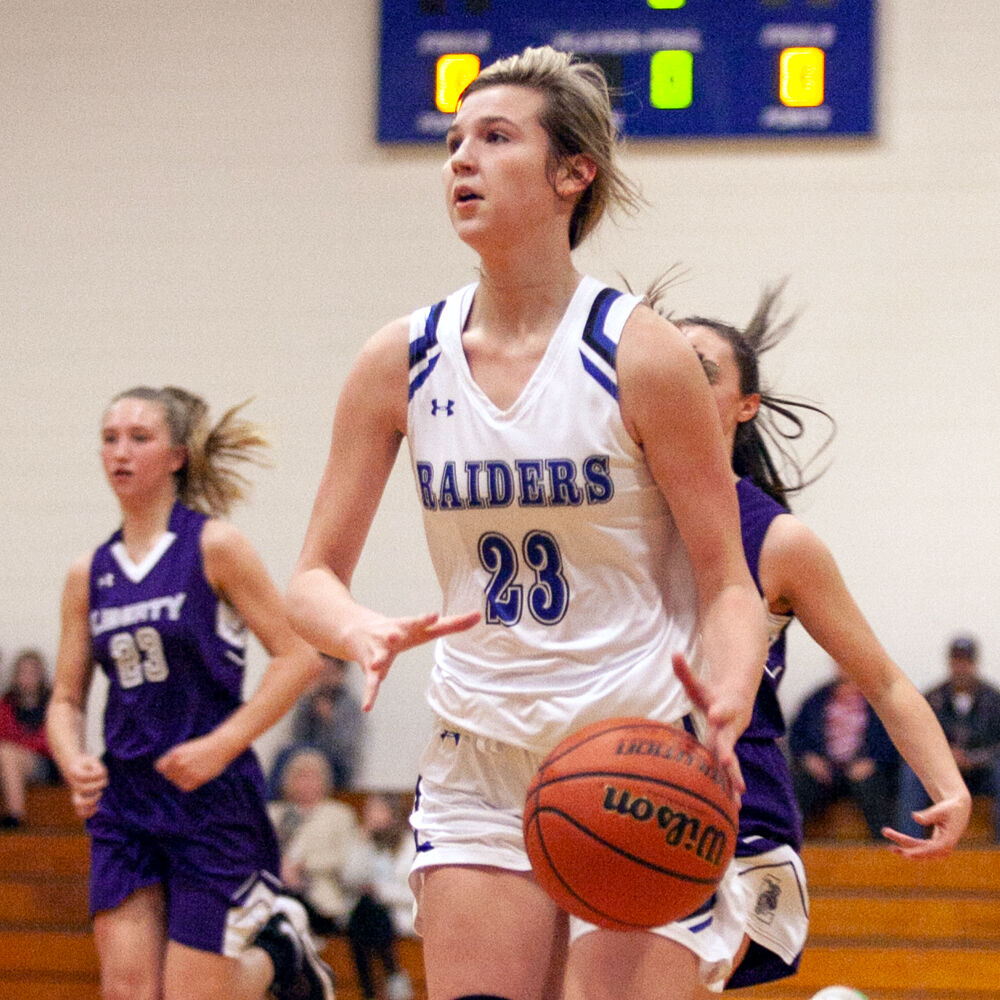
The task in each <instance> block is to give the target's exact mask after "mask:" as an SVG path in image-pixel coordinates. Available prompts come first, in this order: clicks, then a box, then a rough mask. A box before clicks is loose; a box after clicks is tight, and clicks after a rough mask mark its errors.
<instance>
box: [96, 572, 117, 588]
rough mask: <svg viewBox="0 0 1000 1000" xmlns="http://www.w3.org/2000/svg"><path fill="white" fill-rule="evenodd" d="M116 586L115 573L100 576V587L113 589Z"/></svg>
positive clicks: (98, 582) (98, 583)
mask: <svg viewBox="0 0 1000 1000" xmlns="http://www.w3.org/2000/svg"><path fill="white" fill-rule="evenodd" d="M114 585H115V575H114V573H105V574H104V576H99V577H98V578H97V586H98V587H113V586H114Z"/></svg>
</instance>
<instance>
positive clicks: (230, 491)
mask: <svg viewBox="0 0 1000 1000" xmlns="http://www.w3.org/2000/svg"><path fill="white" fill-rule="evenodd" d="M120 399H145V400H149V401H151V402H154V403H159V404H160V405H161V406H162V407H163V409H164V412H165V415H166V421H167V426H168V427H169V429H170V439H171V442H172V443H173V444H176V445H181V446H182V447H183V448H185V449H186V451H187V460H186V461H185V463H184V465H183V466H182V467H181V468H180V469H179V470H178V471H177V472H176V473H175V478H176V482H177V497H178V499H179V500H180V501H181V503H183V504H186V505H187V506H189V507H193V508H194V509H195V510H200V511H202V512H203V513H205V514H212V515H215V516H225V515H226V514H228V513H229V511H230V510H231V509H232V507H233V505H234V504H236V503H238V502H239V501H241V500H243V499H245V497H246V495H247V492H248V490H249V486H250V480H249V479H247V477H246V476H244V475H243V473H242V472H241V471H240V469H239V466H240V465H241V464H242V463H244V462H252V463H254V464H256V465H263V464H265V462H264V456H263V452H264V451H265V450H266V449H267V447H268V444H269V442H268V440H267V438H266V437H265V435H264V433H263V431H262V429H261V428H260V427H259V426H258V425H257V424H255V423H253V422H251V421H249V420H246V419H244V418H242V417H240V416H238V414H239V412H240V411H241V410H242V409H243V407H244V406H246V405H247V403H249V402H250V401H249V400H245V401H244V402H242V403H239V404H237V405H236V406H233V407H231V408H230V409H228V410H226V412H225V413H224V414H223V415H222V417H221V418H220V419H219V420H218V421H216V422H215V423H214V424H213V423H212V422H211V420H210V417H209V409H208V404H207V403H206V402H205V400H203V399H202V398H201V397H200V396H197V395H195V394H194V393H192V392H188V391H187V390H186V389H181V388H179V387H177V386H172V385H168V386H164V387H163V388H162V389H154V388H150V387H148V386H137V387H135V388H133V389H128V390H127V391H125V392H122V393H119V394H118V395H117V396H115V398H114V400H113V402H117V401H118V400H120Z"/></svg>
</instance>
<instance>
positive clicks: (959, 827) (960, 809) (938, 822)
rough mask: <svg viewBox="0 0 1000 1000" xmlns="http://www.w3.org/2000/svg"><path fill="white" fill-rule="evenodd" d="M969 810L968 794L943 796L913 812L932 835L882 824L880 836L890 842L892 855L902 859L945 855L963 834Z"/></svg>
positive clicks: (915, 817)
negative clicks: (921, 836)
mask: <svg viewBox="0 0 1000 1000" xmlns="http://www.w3.org/2000/svg"><path fill="white" fill-rule="evenodd" d="M971 812H972V800H971V799H970V798H968V797H965V796H963V797H961V798H959V797H955V798H951V799H942V800H941V801H940V802H934V803H933V804H931V805H929V806H928V807H927V808H926V809H921V810H920V811H919V812H915V813H914V814H913V818H914V819H915V820H916V821H917V822H918V823H919V824H920V825H921V826H929V827H930V828H931V835H930V837H928V838H927V839H926V840H922V839H919V838H917V837H911V836H909V835H908V834H905V833H900V832H899V831H898V830H893V829H892V827H889V826H884V827H882V836H883V837H885V839H886V840H889V841H891V842H892V846H891V850H892V851H893V853H894V854H901V855H902V856H903V857H905V858H944V857H947V856H948V855H949V854H951V852H952V851H953V850H954V848H955V845H956V844H957V843H958V839H959V837H961V836H962V834H963V833H965V828H966V827H967V826H968V825H969V814H970V813H971Z"/></svg>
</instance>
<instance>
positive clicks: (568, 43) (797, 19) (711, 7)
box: [378, 0, 876, 142]
mask: <svg viewBox="0 0 1000 1000" xmlns="http://www.w3.org/2000/svg"><path fill="white" fill-rule="evenodd" d="M875 3H876V0H534V2H532V0H382V40H381V67H380V68H381V73H380V93H379V115H378V138H379V141H381V142H428V141H436V140H438V139H440V138H441V137H442V136H443V135H444V133H445V132H446V131H447V129H448V127H449V125H450V122H451V117H452V113H453V112H454V108H455V101H456V99H457V96H458V94H459V93H460V92H461V88H462V87H463V86H464V85H465V84H466V83H467V82H468V81H469V80H470V79H471V78H472V77H473V76H475V74H476V72H477V71H478V69H479V67H480V66H486V65H488V64H489V63H491V62H493V61H495V60H496V59H499V58H502V57H503V56H508V55H512V54H514V53H516V52H520V51H521V50H522V49H523V48H525V47H526V46H528V45H543V44H547V45H553V46H555V47H556V48H559V49H565V50H567V51H570V52H574V53H576V54H578V55H580V56H585V57H587V58H589V59H591V60H593V61H594V62H597V63H599V64H600V65H601V66H602V67H603V69H604V71H605V74H606V75H607V77H608V81H609V83H610V84H611V86H612V88H613V90H614V93H615V98H614V104H615V111H616V114H617V115H618V117H619V121H620V126H621V130H622V132H623V133H624V134H625V135H629V136H635V137H638V138H669V137H672V136H689V137H694V136H706V137H713V136H715V137H723V136H757V137H760V136H775V135H796V136H831V135H832V136H864V135H870V134H872V132H873V130H874V124H873V104H874V86H873V76H874V38H873V35H874V28H875V24H874V22H875Z"/></svg>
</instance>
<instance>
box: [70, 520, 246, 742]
mask: <svg viewBox="0 0 1000 1000" xmlns="http://www.w3.org/2000/svg"><path fill="white" fill-rule="evenodd" d="M206 520H207V518H206V516H205V515H204V514H199V513H198V512H197V511H194V510H191V509H190V508H188V507H184V506H182V505H181V504H179V503H178V504H175V505H174V509H173V511H172V512H171V515H170V523H169V529H168V531H167V532H166V534H164V536H163V537H162V538H161V539H160V541H159V542H158V543H157V545H156V547H155V548H154V549H153V551H152V552H150V553H149V555H148V556H147V557H146V558H145V559H144V560H143V561H142V563H140V564H138V565H136V564H135V563H133V562H132V560H131V559H130V558H129V556H128V553H127V552H126V551H125V546H124V544H123V543H122V534H121V531H120V530H119V531H117V532H115V534H113V535H112V536H111V538H110V539H108V541H107V542H105V543H104V544H103V545H101V546H100V547H99V548H98V549H97V551H96V552H95V553H94V557H93V561H92V564H91V570H90V634H91V644H92V647H93V655H94V660H95V662H97V663H99V664H100V666H101V668H102V669H103V670H104V673H105V674H106V675H107V677H108V680H109V682H110V685H111V687H110V690H109V692H108V701H107V708H106V710H105V716H104V738H105V744H106V749H107V752H108V754H110V755H111V756H113V757H115V758H117V759H119V760H135V759H137V758H141V757H156V756H159V755H160V754H162V753H164V752H165V751H166V750H168V749H169V748H170V747H172V746H175V745H176V744H178V743H181V742H183V741H184V740H188V739H191V738H192V737H196V736H202V735H204V734H205V733H207V732H209V731H210V730H212V729H214V728H215V727H216V726H217V725H218V724H219V723H220V722H221V721H222V720H223V719H224V718H225V717H226V716H227V715H229V714H230V713H231V712H232V711H233V710H234V709H235V708H236V707H237V706H238V705H239V704H240V701H241V687H242V682H243V666H244V655H245V651H246V629H245V627H244V625H243V623H242V622H241V621H240V620H239V618H238V617H237V616H236V614H235V612H234V611H233V610H232V609H231V608H230V607H229V606H228V605H227V604H226V603H225V602H224V601H222V600H220V598H219V597H218V596H217V595H216V594H215V593H214V591H213V590H212V588H211V587H210V586H209V584H208V581H207V580H206V579H205V571H204V567H203V565H202V556H201V531H202V527H203V526H204V524H205V521H206Z"/></svg>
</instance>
